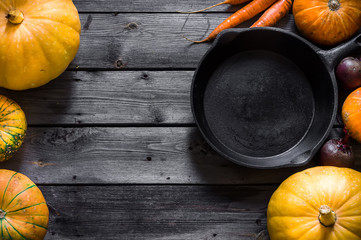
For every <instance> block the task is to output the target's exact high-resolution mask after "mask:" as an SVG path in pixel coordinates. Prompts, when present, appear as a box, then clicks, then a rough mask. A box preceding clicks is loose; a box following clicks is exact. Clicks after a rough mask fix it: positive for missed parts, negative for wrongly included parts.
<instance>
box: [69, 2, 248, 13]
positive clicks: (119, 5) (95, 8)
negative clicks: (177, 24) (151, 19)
mask: <svg viewBox="0 0 361 240" xmlns="http://www.w3.org/2000/svg"><path fill="white" fill-rule="evenodd" d="M73 2H74V4H75V6H76V7H77V8H78V11H79V12H97V13H101V12H114V13H115V14H117V13H131V12H138V13H160V12H164V13H175V12H177V11H193V10H198V9H203V8H206V7H208V6H210V5H214V4H216V3H218V0H208V1H195V0H178V1H175V0H153V1H144V0H132V1H128V0H73ZM241 6H243V5H239V6H233V7H232V6H229V5H224V6H219V7H217V8H213V9H212V10H208V11H207V12H235V11H237V10H238V9H239V8H240V7H241Z"/></svg>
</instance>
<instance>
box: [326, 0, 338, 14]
mask: <svg viewBox="0 0 361 240" xmlns="http://www.w3.org/2000/svg"><path fill="white" fill-rule="evenodd" d="M340 6H341V4H340V1H339V0H330V1H329V2H328V7H329V8H330V9H331V11H336V10H338V9H339V8H340Z"/></svg>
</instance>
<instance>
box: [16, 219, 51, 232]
mask: <svg viewBox="0 0 361 240" xmlns="http://www.w3.org/2000/svg"><path fill="white" fill-rule="evenodd" d="M11 221H14V222H23V223H27V224H30V225H34V226H36V227H39V228H42V229H45V230H48V228H47V227H44V226H41V225H39V224H36V223H32V222H27V221H21V220H19V219H11Z"/></svg>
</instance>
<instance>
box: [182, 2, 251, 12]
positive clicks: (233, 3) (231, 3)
mask: <svg viewBox="0 0 361 240" xmlns="http://www.w3.org/2000/svg"><path fill="white" fill-rule="evenodd" d="M249 1H251V0H225V1H224V2H220V3H217V4H215V5H213V6H210V7H207V8H204V9H201V10H197V11H193V12H179V13H199V12H203V11H205V10H208V9H210V8H213V7H217V6H220V5H223V4H229V5H239V4H242V3H245V2H249Z"/></svg>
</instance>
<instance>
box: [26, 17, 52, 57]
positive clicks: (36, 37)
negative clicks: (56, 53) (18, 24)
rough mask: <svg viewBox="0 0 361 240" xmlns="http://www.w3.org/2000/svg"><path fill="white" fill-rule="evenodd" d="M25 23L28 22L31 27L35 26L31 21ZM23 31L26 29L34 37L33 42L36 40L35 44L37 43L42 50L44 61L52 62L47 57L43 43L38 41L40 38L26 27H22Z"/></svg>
mask: <svg viewBox="0 0 361 240" xmlns="http://www.w3.org/2000/svg"><path fill="white" fill-rule="evenodd" d="M27 24H30V25H32V26H33V27H34V26H35V25H34V24H32V23H29V22H28V23H27ZM24 31H26V32H27V33H28V34H30V35H31V36H32V37H33V39H35V42H36V44H37V45H38V47H39V48H40V49H41V51H42V52H43V56H44V58H45V59H46V61H47V62H50V63H52V62H53V61H51V59H49V57H48V54H47V52H46V51H45V50H44V47H43V45H42V44H41V41H40V39H39V38H38V36H37V35H36V34H34V33H33V32H31V31H30V30H29V29H28V28H26V27H25V28H24Z"/></svg>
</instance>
